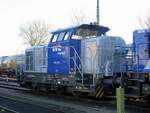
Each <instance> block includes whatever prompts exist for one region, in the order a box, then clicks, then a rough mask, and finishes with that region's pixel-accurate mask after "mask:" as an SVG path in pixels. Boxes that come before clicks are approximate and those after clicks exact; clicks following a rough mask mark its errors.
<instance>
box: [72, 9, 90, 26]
mask: <svg viewBox="0 0 150 113" xmlns="http://www.w3.org/2000/svg"><path fill="white" fill-rule="evenodd" d="M71 23H72V24H73V25H81V24H85V23H87V20H86V15H85V13H84V12H83V11H82V10H74V11H72V16H71Z"/></svg>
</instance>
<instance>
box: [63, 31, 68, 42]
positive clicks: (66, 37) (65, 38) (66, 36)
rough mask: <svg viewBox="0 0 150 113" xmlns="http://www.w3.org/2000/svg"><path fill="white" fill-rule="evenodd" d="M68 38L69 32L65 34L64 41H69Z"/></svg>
mask: <svg viewBox="0 0 150 113" xmlns="http://www.w3.org/2000/svg"><path fill="white" fill-rule="evenodd" d="M68 38H69V32H67V33H66V34H65V36H64V40H68Z"/></svg>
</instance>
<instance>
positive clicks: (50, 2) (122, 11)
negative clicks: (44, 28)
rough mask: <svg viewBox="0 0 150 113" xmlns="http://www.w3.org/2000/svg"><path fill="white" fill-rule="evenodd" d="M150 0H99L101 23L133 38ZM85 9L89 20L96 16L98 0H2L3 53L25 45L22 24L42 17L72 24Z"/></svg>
mask: <svg viewBox="0 0 150 113" xmlns="http://www.w3.org/2000/svg"><path fill="white" fill-rule="evenodd" d="M148 9H150V0H100V23H101V25H104V26H108V27H110V31H109V32H108V34H109V35H113V36H121V37H122V38H123V39H124V40H125V41H126V42H127V43H130V42H132V31H133V30H135V29H137V28H139V23H138V19H137V18H138V17H141V18H144V16H145V15H146V14H147V13H148ZM76 10H77V11H82V14H84V15H85V16H86V18H87V21H88V22H94V21H95V20H96V0H0V56H3V55H11V54H17V53H20V52H21V51H22V50H24V48H25V47H26V46H24V45H23V42H22V40H21V38H20V37H19V26H20V25H22V24H24V23H26V22H28V21H32V20H34V19H43V20H45V21H46V22H47V23H49V24H50V25H51V26H52V27H53V28H63V27H67V26H70V25H71V17H72V12H74V11H76Z"/></svg>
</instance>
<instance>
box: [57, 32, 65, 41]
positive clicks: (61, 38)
mask: <svg viewBox="0 0 150 113" xmlns="http://www.w3.org/2000/svg"><path fill="white" fill-rule="evenodd" d="M64 35H65V32H62V33H60V34H59V37H58V38H57V41H62V40H63V38H64Z"/></svg>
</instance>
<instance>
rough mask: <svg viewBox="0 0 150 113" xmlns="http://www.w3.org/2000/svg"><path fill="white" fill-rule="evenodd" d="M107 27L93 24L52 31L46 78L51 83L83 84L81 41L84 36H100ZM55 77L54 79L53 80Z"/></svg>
mask: <svg viewBox="0 0 150 113" xmlns="http://www.w3.org/2000/svg"><path fill="white" fill-rule="evenodd" d="M108 30H109V28H107V27H103V26H98V25H94V24H82V25H79V26H75V27H71V28H67V29H59V30H56V31H54V32H52V37H51V39H50V42H49V44H48V79H49V80H50V81H51V83H53V84H62V85H71V86H75V85H76V83H77V81H78V82H79V83H81V84H83V79H84V78H83V76H84V73H83V70H84V69H83V59H82V55H81V53H82V47H83V46H82V43H81V41H82V40H83V39H85V38H91V37H93V36H101V35H102V34H105V33H106V32H107V31H108ZM54 79H55V80H54Z"/></svg>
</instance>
